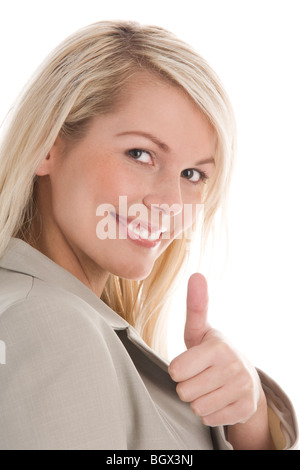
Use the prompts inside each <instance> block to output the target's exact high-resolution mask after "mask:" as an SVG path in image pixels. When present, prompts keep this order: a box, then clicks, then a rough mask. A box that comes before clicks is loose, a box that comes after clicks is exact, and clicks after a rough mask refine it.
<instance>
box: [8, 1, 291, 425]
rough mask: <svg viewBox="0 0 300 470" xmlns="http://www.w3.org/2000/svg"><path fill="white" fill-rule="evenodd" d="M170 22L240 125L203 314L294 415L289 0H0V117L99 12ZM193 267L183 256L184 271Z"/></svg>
mask: <svg viewBox="0 0 300 470" xmlns="http://www.w3.org/2000/svg"><path fill="white" fill-rule="evenodd" d="M107 19H130V20H136V21H139V22H141V23H148V24H149V23H152V24H156V25H159V26H163V27H165V28H167V29H170V30H171V31H173V32H174V33H175V34H177V35H178V36H179V37H180V38H182V39H183V40H185V41H187V42H189V43H190V44H191V45H192V46H193V47H194V48H195V49H197V50H198V52H199V53H200V54H201V55H203V56H204V57H205V58H206V60H208V62H209V63H210V64H211V65H212V67H213V68H214V69H215V70H216V72H217V73H218V75H219V76H220V77H221V80H222V82H223V84H224V85H225V88H226V89H227V91H228V93H229V95H230V97H231V101H232V103H233V107H234V110H235V114H236V118H237V125H238V163H237V167H236V170H235V175H234V180H233V183H232V188H231V197H230V205H229V214H228V221H229V243H230V244H229V254H228V261H227V264H226V265H225V267H224V248H223V245H222V244H220V245H218V246H219V248H216V249H215V251H214V252H215V256H214V258H213V263H212V267H211V269H210V272H208V271H207V272H206V268H204V269H203V271H204V273H205V274H207V275H208V279H209V286H210V323H211V324H212V325H213V326H214V327H216V328H218V329H220V330H221V331H223V332H224V333H225V335H226V336H227V337H228V338H229V339H230V340H231V342H232V343H233V344H235V345H236V346H237V347H238V348H239V349H240V350H242V351H243V352H244V354H245V355H246V356H248V358H249V359H250V360H251V361H252V362H253V363H254V364H255V365H256V366H257V367H259V368H261V369H263V370H264V371H266V372H267V373H268V374H269V375H271V376H272V377H273V378H274V379H275V380H276V381H278V382H279V383H280V385H281V387H282V388H283V389H284V390H285V391H286V392H287V394H288V395H289V396H290V398H291V399H292V401H293V403H294V406H295V408H296V411H297V414H298V416H299V415H300V396H299V392H300V390H299V389H300V387H299V385H300V378H299V356H300V347H299V343H300V338H299V333H300V332H299V326H300V320H299V315H300V299H299V292H300V285H299V284H300V273H299V267H300V250H299V240H300V228H299V202H300V184H299V182H300V150H299V135H300V131H299V125H300V119H299V110H300V91H299V87H300V60H299V57H300V28H299V24H300V2H299V0H280V1H277V0H198V1H197V0H185V1H177V0H159V1H157V0H151V1H142V0H139V1H135V0H126V1H122V0H106V1H100V0H98V1H92V0H84V1H82V0H80V1H77V0H60V1H56V0H52V1H51V2H50V1H48V2H41V1H33V0H27V1H22V0H19V1H17V0H10V1H9V2H8V1H6V2H1V7H0V44H1V46H0V47H1V86H0V122H2V120H3V119H4V117H5V115H6V113H7V111H8V109H9V107H10V106H11V104H12V102H13V100H14V98H15V97H16V95H17V94H18V93H19V91H20V89H21V87H22V86H23V85H24V83H25V82H26V80H27V79H28V78H29V76H30V75H31V74H32V72H33V71H34V70H35V68H36V67H37V66H38V65H39V63H40V62H41V61H42V60H43V59H44V57H45V56H46V54H48V52H50V51H51V50H52V49H53V48H54V47H55V46H56V45H57V44H58V43H59V42H60V41H61V40H63V39H64V38H65V37H66V36H68V35H69V34H71V33H73V32H74V31H75V30H76V29H78V28H80V27H82V26H85V25H87V24H89V23H93V22H96V21H99V20H107ZM194 269H195V268H194V267H193V265H191V266H190V268H189V271H188V273H187V274H189V273H192V272H193V270H194ZM186 280H187V278H186V279H185V282H184V283H183V285H182V289H181V291H179V292H178V293H177V295H176V298H175V299H174V306H173V308H172V316H171V328H170V337H172V341H171V343H170V356H171V357H173V356H174V355H176V354H177V353H178V352H181V351H182V348H183V342H182V326H183V321H184V315H185V296H186Z"/></svg>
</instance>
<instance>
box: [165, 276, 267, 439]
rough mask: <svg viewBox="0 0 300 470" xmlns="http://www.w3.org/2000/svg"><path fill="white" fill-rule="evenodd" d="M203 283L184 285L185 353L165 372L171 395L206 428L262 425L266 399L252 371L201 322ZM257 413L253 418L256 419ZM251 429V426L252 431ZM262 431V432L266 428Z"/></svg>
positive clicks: (196, 279)
mask: <svg viewBox="0 0 300 470" xmlns="http://www.w3.org/2000/svg"><path fill="white" fill-rule="evenodd" d="M207 312H208V290H207V283H206V280H205V278H204V276H202V275H201V274H199V273H195V274H193V275H192V276H191V277H190V279H189V283H188V293H187V317H186V325H185V333H184V339H185V344H186V347H187V351H185V352H184V353H182V354H181V355H179V356H178V357H176V358H175V359H174V360H173V361H172V362H171V364H170V366H169V374H170V376H171V378H172V379H173V380H174V381H175V382H178V384H177V388H176V390H177V393H178V395H179V398H180V399H181V400H182V401H184V402H190V406H191V408H192V410H193V412H194V413H195V414H196V415H199V416H200V417H201V418H202V421H203V423H204V424H206V425H208V426H219V425H234V424H236V423H246V422H248V421H249V420H250V418H252V417H253V416H254V415H256V418H255V419H253V420H252V422H251V423H252V424H253V423H254V421H255V427H256V424H257V425H261V422H260V420H262V419H263V420H264V421H266V420H267V413H266V409H267V406H266V398H265V395H264V392H263V390H262V386H261V382H260V379H259V376H258V374H257V371H256V369H255V368H254V367H253V366H252V365H251V364H250V363H249V362H248V361H247V359H246V358H245V357H244V356H242V355H241V354H240V353H239V352H238V351H236V350H235V349H234V348H233V347H232V346H231V345H230V344H229V343H228V341H227V340H226V339H225V338H224V337H223V336H222V334H221V333H219V332H218V331H217V330H215V329H213V328H211V327H210V325H209V324H208V321H207ZM257 413H258V414H257ZM252 427H253V426H252ZM263 428H264V429H265V430H266V429H268V426H266V422H265V425H264V426H263Z"/></svg>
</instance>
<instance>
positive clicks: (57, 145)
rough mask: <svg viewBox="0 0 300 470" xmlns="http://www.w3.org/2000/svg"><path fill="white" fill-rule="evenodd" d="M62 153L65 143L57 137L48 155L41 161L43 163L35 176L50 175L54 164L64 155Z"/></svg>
mask: <svg viewBox="0 0 300 470" xmlns="http://www.w3.org/2000/svg"><path fill="white" fill-rule="evenodd" d="M62 151H63V141H62V139H61V137H57V139H56V140H55V142H54V144H53V146H52V147H51V149H50V151H49V153H48V155H47V156H46V157H45V158H44V159H43V160H42V161H41V163H40V164H39V166H38V167H37V169H36V172H35V174H36V175H37V176H46V175H49V174H50V172H51V168H52V166H53V163H54V162H55V161H56V160H57V158H58V156H60V155H61V154H62Z"/></svg>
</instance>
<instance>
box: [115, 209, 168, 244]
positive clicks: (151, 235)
mask: <svg viewBox="0 0 300 470" xmlns="http://www.w3.org/2000/svg"><path fill="white" fill-rule="evenodd" d="M111 215H113V216H114V217H115V219H116V221H117V223H118V224H119V226H120V228H123V229H124V230H126V235H127V237H126V238H128V239H129V240H131V241H132V242H134V243H138V244H139V245H141V246H143V247H146V248H154V247H156V246H158V245H159V244H160V243H161V238H162V234H163V233H164V232H165V231H166V229H165V228H162V229H157V228H155V229H154V228H153V227H151V226H149V225H148V227H147V225H146V224H145V223H144V224H143V222H140V221H138V220H136V219H134V220H131V221H130V220H129V219H127V220H126V219H125V218H123V217H121V216H119V214H113V213H111Z"/></svg>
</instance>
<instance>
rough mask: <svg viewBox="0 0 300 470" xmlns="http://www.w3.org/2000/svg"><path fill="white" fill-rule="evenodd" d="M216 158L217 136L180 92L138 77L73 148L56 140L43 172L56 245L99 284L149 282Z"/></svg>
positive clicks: (187, 222) (190, 216)
mask: <svg viewBox="0 0 300 470" xmlns="http://www.w3.org/2000/svg"><path fill="white" fill-rule="evenodd" d="M214 153H215V137H214V131H213V129H212V127H211V126H210V124H209V123H208V121H207V120H206V118H205V117H204V116H203V114H202V113H201V112H200V111H199V109H198V108H197V107H196V106H195V105H194V104H193V103H192V102H191V100H190V99H189V98H188V97H187V96H186V95H185V94H184V92H183V91H182V90H180V89H178V88H177V87H175V86H173V85H170V84H168V83H167V82H165V81H162V80H160V79H156V78H155V79H153V77H151V76H150V74H149V75H148V74H145V73H144V74H142V73H140V74H137V75H136V76H135V77H134V78H133V79H132V81H131V83H129V84H128V85H127V86H126V87H125V88H124V90H123V94H122V97H121V100H120V102H119V105H118V107H117V108H116V109H115V110H114V111H113V112H111V113H110V114H106V115H102V116H97V117H95V118H93V120H92V121H91V125H90V127H89V130H88V132H87V133H86V135H85V137H84V138H82V139H81V140H80V141H79V142H77V143H75V144H74V143H73V144H72V145H71V146H70V147H68V144H66V143H65V142H64V141H63V140H62V139H61V138H58V139H57V141H56V143H55V145H54V146H53V148H52V149H51V151H50V153H49V155H48V157H47V159H45V160H44V162H43V163H42V165H41V166H40V167H39V170H38V172H37V174H38V175H40V176H46V178H47V181H48V187H49V188H51V190H49V194H48V204H47V214H43V218H44V219H45V217H46V216H47V223H46V226H48V227H49V230H50V232H51V233H52V234H53V236H52V238H51V239H52V240H53V243H54V240H56V242H55V243H56V247H57V248H58V247H59V250H60V253H61V256H69V257H71V256H73V255H74V254H75V256H76V258H77V259H78V260H79V262H80V263H81V265H83V266H84V268H85V269H86V270H90V272H93V273H95V275H96V274H97V273H98V272H99V273H100V272H102V273H103V272H106V273H113V274H115V275H118V276H120V277H122V278H126V279H136V280H137V279H144V278H146V277H147V276H148V275H149V274H150V272H151V270H152V268H153V265H154V262H155V260H156V259H157V258H158V257H159V256H160V255H161V254H162V253H163V251H164V250H165V249H166V248H167V246H168V245H169V244H170V243H171V242H172V240H174V237H178V236H179V235H180V233H181V232H182V231H183V230H185V229H186V228H187V227H189V226H191V225H192V223H193V222H194V220H195V216H196V213H197V209H196V204H200V203H201V196H202V193H203V188H204V185H205V180H206V178H209V177H211V175H212V172H213V171H214V160H213V157H214ZM187 205H188V206H189V208H193V210H192V212H191V211H190V210H189V211H186V212H185V211H184V208H185V207H187ZM105 208H107V209H108V211H105ZM138 208H139V209H140V210H136V209H138ZM126 210H127V214H126ZM45 211H46V209H45ZM184 214H185V216H184ZM139 222H140V226H139ZM105 226H106V228H105ZM113 227H116V231H115V233H114V231H113V230H112V231H111V229H112V228H113ZM105 229H106V230H107V232H109V233H110V235H109V236H108V237H107V238H104V236H103V232H104V231H105ZM139 230H140V232H139ZM161 232H163V233H161ZM145 238H146V239H147V240H145ZM149 238H150V240H149ZM68 250H69V253H68Z"/></svg>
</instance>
